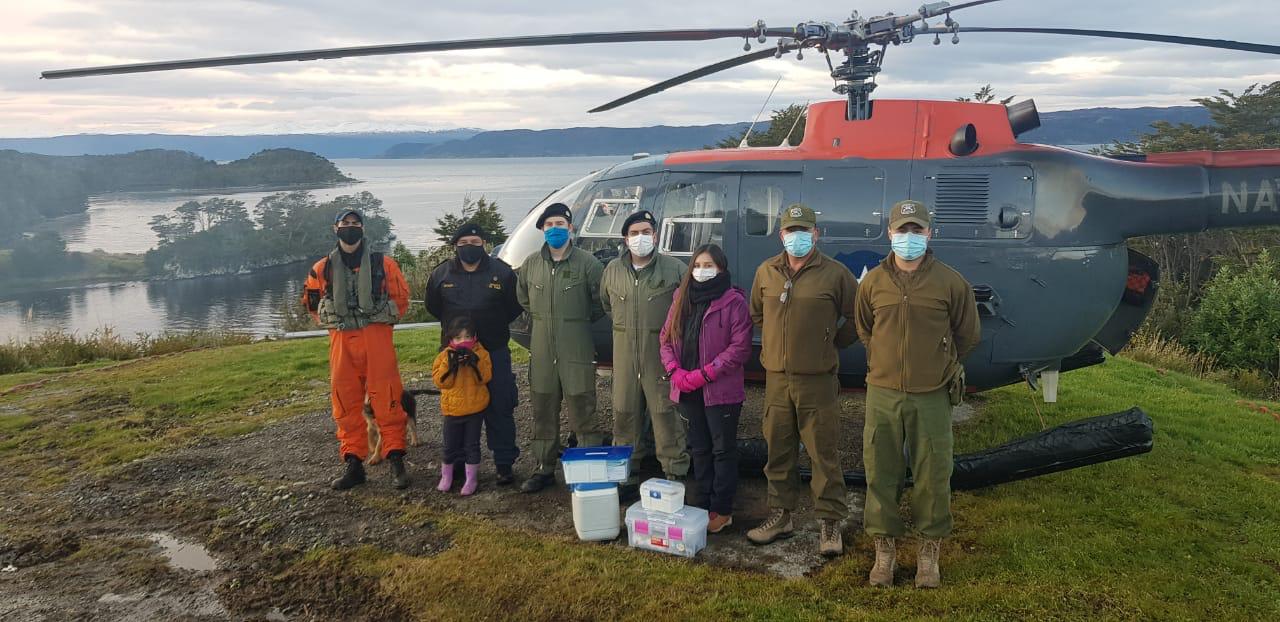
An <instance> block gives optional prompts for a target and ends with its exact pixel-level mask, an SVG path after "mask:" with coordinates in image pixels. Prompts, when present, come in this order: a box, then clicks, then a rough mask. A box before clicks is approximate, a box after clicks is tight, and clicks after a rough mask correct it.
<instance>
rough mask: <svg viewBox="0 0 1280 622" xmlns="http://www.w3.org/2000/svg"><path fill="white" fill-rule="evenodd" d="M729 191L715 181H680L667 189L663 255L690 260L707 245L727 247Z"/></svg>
mask: <svg viewBox="0 0 1280 622" xmlns="http://www.w3.org/2000/svg"><path fill="white" fill-rule="evenodd" d="M728 205H729V196H728V188H727V187H726V186H725V184H723V183H721V182H716V181H706V182H677V183H673V184H671V185H670V186H668V187H667V194H666V199H665V201H664V202H663V206H662V233H661V244H662V248H661V250H662V252H663V253H665V254H667V255H674V256H676V257H689V256H692V255H693V249H695V248H697V247H698V246H701V245H703V244H707V243H715V244H719V245H721V246H723V245H724V213H725V209H726V207H727V206H728Z"/></svg>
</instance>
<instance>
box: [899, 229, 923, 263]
mask: <svg viewBox="0 0 1280 622" xmlns="http://www.w3.org/2000/svg"><path fill="white" fill-rule="evenodd" d="M927 248H929V238H928V236H926V235H925V234H923V233H895V234H893V254H895V255H897V256H899V257H901V258H903V259H905V260H907V261H914V260H916V259H919V258H920V256H921V255H923V254H924V251H925V249H927Z"/></svg>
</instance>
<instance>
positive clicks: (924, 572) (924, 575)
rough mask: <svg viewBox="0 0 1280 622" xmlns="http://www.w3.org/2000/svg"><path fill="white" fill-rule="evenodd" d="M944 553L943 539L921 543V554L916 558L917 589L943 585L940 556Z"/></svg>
mask: <svg viewBox="0 0 1280 622" xmlns="http://www.w3.org/2000/svg"><path fill="white" fill-rule="evenodd" d="M941 552H942V540H941V539H926V540H921V541H920V553H919V555H917V556H916V587H925V588H934V587H938V586H939V585H941V584H942V576H941V570H940V569H939V568H938V555H939V554H940V553H941Z"/></svg>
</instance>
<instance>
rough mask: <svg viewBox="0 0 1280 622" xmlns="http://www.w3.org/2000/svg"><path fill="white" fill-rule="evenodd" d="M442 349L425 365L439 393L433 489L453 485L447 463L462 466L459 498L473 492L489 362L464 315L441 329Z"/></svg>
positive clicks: (443, 489) (490, 372)
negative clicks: (439, 439) (440, 421)
mask: <svg viewBox="0 0 1280 622" xmlns="http://www.w3.org/2000/svg"><path fill="white" fill-rule="evenodd" d="M444 337H445V339H444V341H445V343H446V344H448V345H446V346H445V348H444V349H443V350H441V351H440V354H439V355H437V356H436V360H435V363H434V364H432V366H431V378H432V379H433V380H435V383H436V388H438V389H440V412H441V413H442V414H443V415H444V461H443V462H441V463H440V484H439V485H438V486H436V490H439V491H440V492H449V489H450V488H452V487H453V465H454V464H456V463H457V462H458V461H459V460H464V461H465V462H466V473H467V481H466V482H464V483H463V485H462V496H464V497H465V496H468V495H471V494H473V493H475V491H476V487H477V486H478V485H479V471H480V426H481V424H482V423H483V422H484V409H485V408H487V407H488V406H489V387H488V384H489V380H491V379H492V378H493V362H492V361H491V360H490V359H489V352H488V351H487V350H485V349H484V346H482V345H480V342H479V341H477V340H476V327H475V324H474V323H473V322H472V321H471V318H469V317H467V316H458V317H456V318H454V319H453V321H452V322H449V326H448V328H446V329H445V334H444Z"/></svg>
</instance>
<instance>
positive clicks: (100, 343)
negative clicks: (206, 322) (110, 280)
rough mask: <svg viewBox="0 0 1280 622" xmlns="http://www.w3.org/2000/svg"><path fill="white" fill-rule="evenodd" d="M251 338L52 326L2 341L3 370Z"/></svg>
mask: <svg viewBox="0 0 1280 622" xmlns="http://www.w3.org/2000/svg"><path fill="white" fill-rule="evenodd" d="M250 341H252V337H250V336H249V335H245V334H242V333H233V332H224V331H193V332H189V333H180V332H165V333H161V334H160V335H158V336H151V335H148V334H145V333H139V334H138V335H137V337H136V338H135V339H134V340H132V341H127V340H125V339H123V338H122V337H120V335H118V334H117V333H116V332H115V331H114V330H112V329H110V328H103V329H99V330H95V331H93V332H92V333H89V334H88V335H87V336H83V337H82V336H80V335H77V334H76V333H68V332H64V331H58V330H51V331H47V332H45V333H43V334H41V335H40V336H38V337H35V338H34V339H31V340H30V341H27V342H22V343H19V342H17V341H11V342H9V343H8V344H7V345H3V344H0V374H11V373H16V372H21V371H30V370H33V369H41V368H46V367H70V366H72V365H79V364H81V363H91V362H94V361H103V360H106V361H123V360H128V359H135V358H138V357H142V356H155V355H159V354H169V353H171V352H181V351H183V350H191V349H194V348H206V347H218V346H227V345H238V344H242V343H249V342H250Z"/></svg>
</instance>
